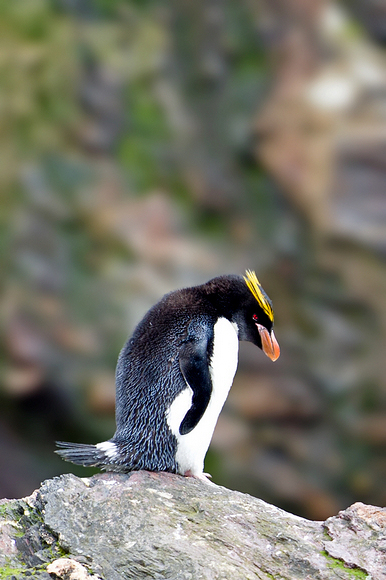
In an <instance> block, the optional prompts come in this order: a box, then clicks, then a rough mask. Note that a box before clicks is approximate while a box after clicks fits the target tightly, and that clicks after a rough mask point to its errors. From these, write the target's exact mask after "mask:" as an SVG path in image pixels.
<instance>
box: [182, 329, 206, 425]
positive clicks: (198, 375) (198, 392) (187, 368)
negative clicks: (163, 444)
mask: <svg viewBox="0 0 386 580" xmlns="http://www.w3.org/2000/svg"><path fill="white" fill-rule="evenodd" d="M208 340H209V337H208V336H207V334H206V333H205V332H203V333H202V335H199V336H196V337H194V339H192V340H189V342H186V343H184V344H183V345H182V346H181V347H180V352H179V363H180V369H181V372H182V374H183V376H184V379H185V381H186V382H187V384H188V385H189V386H190V388H191V389H192V391H193V397H192V406H191V407H190V409H189V411H188V412H187V413H186V415H185V417H184V418H183V420H182V422H181V425H180V434H181V435H186V434H187V433H190V431H192V430H193V429H194V428H195V427H196V425H197V424H198V422H199V421H200V419H201V418H202V416H203V414H204V413H205V411H206V408H207V406H208V403H209V400H210V396H211V393H212V381H211V377H210V372H209V364H208V353H207V351H208Z"/></svg>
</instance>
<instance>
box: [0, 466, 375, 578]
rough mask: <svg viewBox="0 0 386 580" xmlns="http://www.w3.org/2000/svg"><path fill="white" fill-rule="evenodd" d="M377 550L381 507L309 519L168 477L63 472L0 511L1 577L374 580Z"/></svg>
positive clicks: (353, 508)
mask: <svg viewBox="0 0 386 580" xmlns="http://www.w3.org/2000/svg"><path fill="white" fill-rule="evenodd" d="M385 546H386V510H385V509H382V508H377V507H373V506H365V505H363V504H354V505H353V506H351V508H348V509H347V510H345V511H344V512H340V513H339V514H338V516H336V517H332V518H329V519H328V520H327V521H326V522H325V523H323V522H313V521H309V520H305V519H303V518H300V517H297V516H293V515H291V514H289V513H286V512H284V511H283V510H281V509H279V508H276V507H274V506H271V505H269V504H266V503H265V502H263V501H262V500H259V499H256V498H253V497H250V496H248V495H245V494H242V493H239V492H235V491H230V490H228V489H225V488H222V487H218V486H215V485H208V484H206V483H205V482H202V481H198V480H194V479H190V478H183V477H180V476H177V475H172V474H167V473H148V472H136V473H132V474H112V473H107V474H99V475H95V476H93V477H92V478H89V479H80V478H78V477H75V476H73V475H63V476H61V477H57V478H54V479H51V480H48V481H46V482H44V483H43V485H42V486H41V488H40V489H39V490H38V491H37V492H34V494H33V495H32V496H30V497H28V498H24V499H23V500H6V501H3V502H2V503H1V504H0V578H1V579H3V578H15V579H21V578H27V577H30V575H31V574H33V575H34V577H35V578H39V579H47V578H62V579H63V580H64V579H69V580H81V579H83V578H92V579H94V580H97V579H98V578H100V579H103V580H104V579H105V580H122V579H166V578H167V579H178V580H180V579H181V580H196V579H197V580H198V579H205V580H206V579H208V580H217V579H240V580H241V579H243V580H246V579H247V580H248V579H250V580H272V579H273V578H274V579H277V580H302V579H307V580H311V579H312V580H324V579H331V580H333V579H341V580H346V579H347V580H349V579H351V580H352V579H353V578H360V579H365V578H368V579H370V578H371V579H373V580H383V579H386V551H385ZM47 565H48V571H47Z"/></svg>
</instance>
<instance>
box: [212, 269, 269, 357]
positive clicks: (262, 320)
mask: <svg viewBox="0 0 386 580" xmlns="http://www.w3.org/2000/svg"><path fill="white" fill-rule="evenodd" d="M208 285H212V291H213V290H215V288H216V290H217V292H216V294H217V297H216V301H217V304H218V305H219V306H220V314H221V315H222V316H225V317H226V318H228V319H229V320H230V321H231V322H235V323H236V324H237V328H238V334H239V340H246V341H249V342H252V343H253V344H255V345H256V346H258V347H259V348H261V350H262V351H263V352H264V354H266V355H267V356H268V357H269V358H270V359H271V360H272V361H275V360H277V359H278V358H279V356H280V347H279V344H278V342H277V340H276V337H275V334H274V331H273V318H274V317H273V309H272V302H271V300H270V299H269V298H268V296H267V294H266V293H265V292H264V290H263V288H262V286H261V284H260V282H259V280H258V279H257V276H256V274H255V272H253V271H251V270H247V271H246V273H245V276H244V277H241V276H221V277H219V278H215V279H214V280H211V281H210V282H208Z"/></svg>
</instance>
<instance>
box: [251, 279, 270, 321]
mask: <svg viewBox="0 0 386 580" xmlns="http://www.w3.org/2000/svg"><path fill="white" fill-rule="evenodd" d="M245 274H246V275H245V276H244V280H245V283H246V285H247V286H248V288H249V290H250V291H251V292H252V294H253V296H254V297H255V298H256V300H257V302H258V303H259V305H260V306H261V308H262V309H263V310H264V312H265V313H266V315H267V316H268V318H269V319H270V320H272V321H273V310H272V306H271V305H270V303H269V302H268V300H267V298H266V297H265V295H264V290H263V288H262V286H261V284H260V282H259V280H258V279H257V276H256V274H255V272H254V271H253V270H246V272H245Z"/></svg>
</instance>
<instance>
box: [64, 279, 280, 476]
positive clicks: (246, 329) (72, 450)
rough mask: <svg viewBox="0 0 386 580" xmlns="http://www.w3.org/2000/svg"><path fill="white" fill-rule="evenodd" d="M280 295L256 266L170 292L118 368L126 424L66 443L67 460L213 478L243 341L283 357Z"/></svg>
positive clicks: (119, 403)
mask: <svg viewBox="0 0 386 580" xmlns="http://www.w3.org/2000/svg"><path fill="white" fill-rule="evenodd" d="M273 322H274V315H273V309H272V303H271V300H270V299H269V298H268V296H267V294H266V293H265V292H264V290H263V288H262V286H261V284H260V282H259V280H258V279H257V277H256V274H255V272H253V271H251V270H247V271H246V273H245V276H237V275H226V276H219V277H216V278H213V279H212V280H209V282H207V283H205V284H202V285H200V286H195V287H191V288H184V289H181V290H176V291H174V292H171V293H169V294H166V295H165V296H164V297H163V298H162V299H161V300H160V302H158V303H157V304H156V305H155V306H153V307H152V308H151V309H150V310H149V311H148V312H147V314H146V315H145V316H144V318H143V319H142V321H141V322H140V323H139V324H138V326H137V327H136V329H135V330H134V333H133V335H132V336H131V338H129V339H128V340H127V342H126V344H125V345H124V347H123V349H122V351H121V353H120V355H119V358H118V363H117V368H116V432H115V434H114V436H113V437H112V438H111V439H109V440H108V441H104V442H102V443H98V444H96V445H87V444H79V443H64V442H57V446H58V450H57V451H56V453H58V454H59V455H60V456H61V457H62V458H63V459H64V460H66V461H70V462H72V463H75V464H78V465H83V466H94V467H99V468H101V469H104V470H108V471H122V472H131V471H136V470H142V469H143V470H147V471H168V472H171V473H176V474H180V475H184V476H191V477H195V478H199V479H206V476H207V474H204V472H203V470H204V459H205V455H206V452H207V450H208V447H209V444H210V441H211V439H212V435H213V431H214V428H215V426H216V423H217V419H218V416H219V414H220V412H221V409H222V407H223V405H224V403H225V400H226V398H227V396H228V392H229V390H230V388H231V386H232V382H233V378H234V375H235V373H236V369H237V364H238V347H239V341H241V340H246V341H249V342H252V343H253V344H254V345H256V346H257V347H259V348H260V349H261V350H262V351H263V352H264V354H265V355H267V356H268V357H269V358H270V359H271V360H272V361H275V360H276V359H277V358H278V357H279V354H280V348H279V344H278V342H277V340H276V338H275V334H274V331H273Z"/></svg>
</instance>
